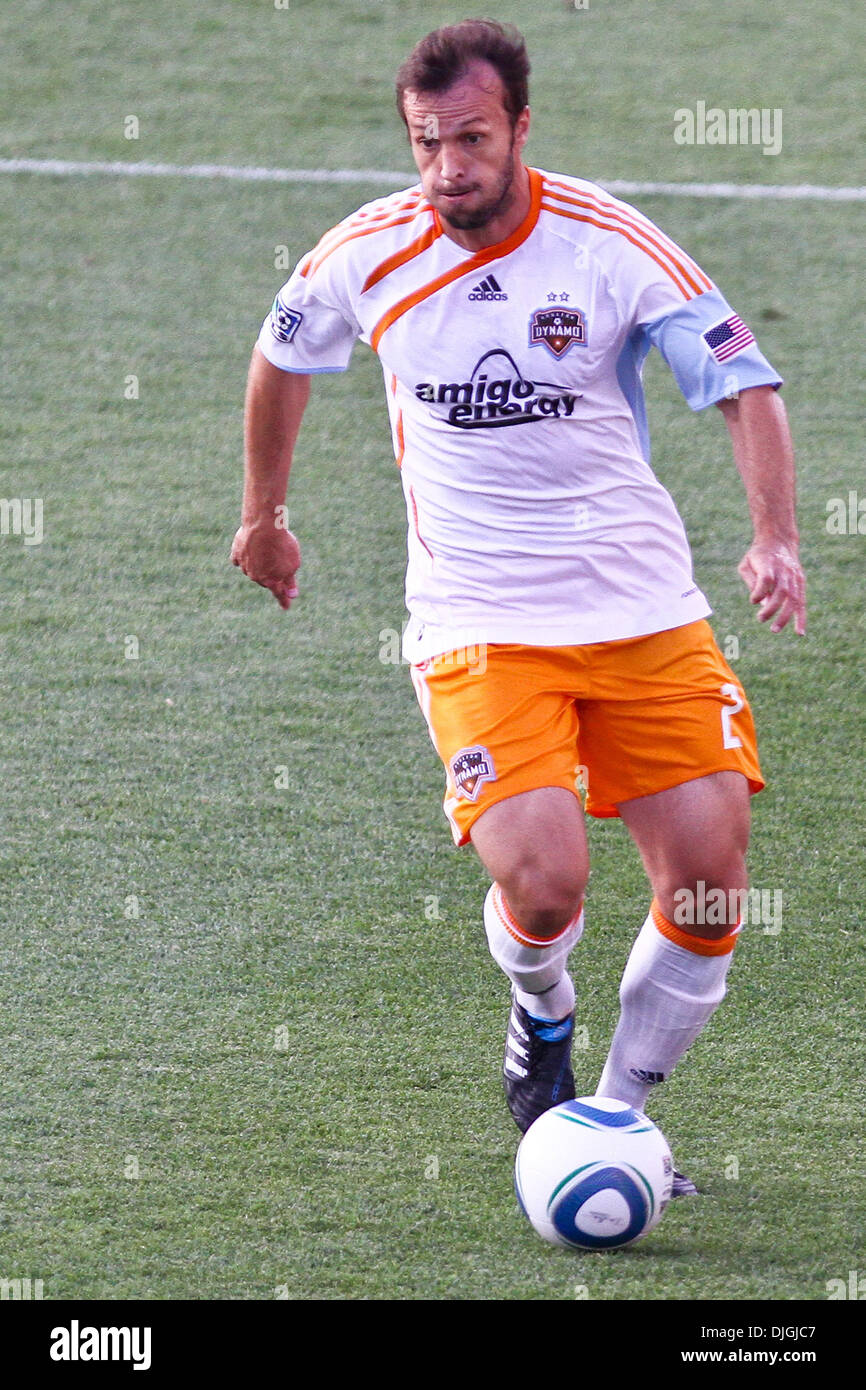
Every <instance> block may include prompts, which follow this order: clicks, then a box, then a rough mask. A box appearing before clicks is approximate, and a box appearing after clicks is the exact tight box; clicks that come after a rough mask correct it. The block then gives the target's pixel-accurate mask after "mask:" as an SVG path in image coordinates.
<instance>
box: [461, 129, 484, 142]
mask: <svg viewBox="0 0 866 1390" xmlns="http://www.w3.org/2000/svg"><path fill="white" fill-rule="evenodd" d="M464 139H465V140H466V143H467V145H480V144H481V141H482V140H483V139H484V136H483V135H478V134H477V133H476V132H475V131H473V132H472V133H471V134H469V135H466V136H464Z"/></svg>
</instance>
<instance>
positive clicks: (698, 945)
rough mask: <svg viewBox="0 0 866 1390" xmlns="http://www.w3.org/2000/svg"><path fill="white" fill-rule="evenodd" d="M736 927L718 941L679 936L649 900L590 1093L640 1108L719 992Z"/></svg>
mask: <svg viewBox="0 0 866 1390" xmlns="http://www.w3.org/2000/svg"><path fill="white" fill-rule="evenodd" d="M739 930H740V924H739V923H738V924H737V926H736V927H734V928H732V929H731V931H730V932H729V933H728V935H727V936H725V937H723V938H722V939H721V940H720V941H704V940H701V939H699V938H697V937H694V936H691V937H690V936H687V935H686V933H685V932H683V931H680V929H679V928H678V927H675V926H673V924H672V923H670V922H668V921H667V919H666V918H664V917H663V916H662V915H661V913H660V912H659V910H658V907H657V906H656V904H655V902H654V903H653V905H652V908H651V909H650V913H649V916H648V917H647V919H646V921H645V922H644V924H643V926H642V927H641V930H640V932H639V934H638V937H637V940H636V941H635V943H634V946H633V947H632V950H631V955H630V956H629V958H628V962H627V964H626V967H625V972H624V973H623V977H622V984H621V986H620V992H619V997H620V1002H621V1005H622V1008H621V1012H620V1017H619V1023H618V1024H617V1027H616V1032H615V1033H614V1035H613V1042H612V1043H611V1047H610V1052H609V1054H608V1058H607V1062H606V1063H605V1067H604V1071H603V1072H602V1075H601V1080H600V1081H599V1083H598V1089H597V1091H596V1095H599V1096H613V1097H615V1098H616V1099H617V1100H624V1101H626V1102H627V1103H628V1104H629V1105H633V1106H634V1107H635V1108H636V1109H637V1110H643V1108H644V1105H645V1103H646V1098H647V1096H648V1094H649V1092H650V1089H651V1087H652V1086H654V1085H656V1084H657V1083H658V1082H660V1081H664V1080H665V1078H666V1077H668V1076H669V1075H670V1073H671V1071H672V1070H673V1068H674V1067H675V1065H676V1063H677V1062H678V1061H679V1060H680V1058H681V1057H682V1056H683V1054H684V1053H685V1052H686V1051H687V1050H688V1048H689V1047H691V1045H692V1043H693V1042H694V1041H695V1038H697V1036H698V1034H699V1033H700V1032H701V1030H702V1029H703V1028H704V1026H705V1024H706V1023H708V1021H709V1019H710V1018H711V1016H712V1014H713V1013H714V1011H715V1010H716V1008H717V1007H718V1006H719V1004H720V1003H721V1002H722V1000H723V999H724V997H725V988H726V986H725V980H726V977H727V974H728V968H729V966H730V964H731V954H732V952H733V949H734V945H735V943H736V940H737V934H738V932H739Z"/></svg>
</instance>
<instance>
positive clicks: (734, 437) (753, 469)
mask: <svg viewBox="0 0 866 1390" xmlns="http://www.w3.org/2000/svg"><path fill="white" fill-rule="evenodd" d="M719 406H720V408H721V410H722V413H723V415H724V417H725V423H726V424H727V427H728V430H729V433H730V436H731V443H732V445H733V450H734V460H735V462H736V465H737V469H738V470H739V473H740V477H741V478H742V480H743V485H744V487H745V489H746V496H747V498H748V502H749V511H750V513H751V517H752V525H753V527H754V532H755V541H756V542H758V543H767V544H769V543H778V542H782V543H784V544H785V545H788V546H791V547H793V548H794V550H795V551H796V547H797V544H798V541H799V533H798V531H797V515H796V505H797V503H796V479H795V470H794V447H793V444H792V442H791V432H790V430H789V428H788V417H787V414H786V411H785V406H784V403H783V402H782V400H781V398H780V396H779V395H778V393H777V392H776V391H774V390H773V388H772V387H771V386H756V387H752V388H751V389H749V390H746V391H742V392H740V395H739V396H738V397H737V398H736V399H735V400H730V401H720V402H719Z"/></svg>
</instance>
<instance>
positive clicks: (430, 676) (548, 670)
mask: <svg viewBox="0 0 866 1390" xmlns="http://www.w3.org/2000/svg"><path fill="white" fill-rule="evenodd" d="M412 681H413V683H414V686H415V691H416V694H417V696H418V701H419V703H420V705H421V708H422V710H423V712H424V715H425V718H426V720H427V724H428V727H429V729H430V737H431V738H432V740H433V744H434V746H435V748H436V750H437V752H438V753H439V756H440V757H441V759H442V761H443V763H444V764H445V769H446V773H447V780H446V788H445V803H444V807H445V814H446V816H447V817H448V819H449V821H450V822H451V829H452V832H453V834H454V839H455V841H456V843H457V844H459V845H462V844H466V842H467V840H468V839H469V831H470V829H471V827H472V825H473V823H474V821H476V820H477V819H478V817H479V816H480V815H481V814H482V812H484V811H486V810H487V808H488V806H492V805H494V804H495V803H496V802H497V801H504V800H505V798H506V797H509V796H515V795H517V793H519V792H525V791H532V790H534V789H535V788H536V787H566V788H567V789H568V790H569V791H572V792H575V794H582V795H583V797H584V798H585V805H586V810H587V811H588V812H589V814H590V815H592V816H617V815H619V811H618V810H617V806H618V804H619V802H621V801H630V800H631V799H632V798H633V797H636V796H650V795H652V793H653V792H660V791H666V790H667V788H668V787H675V786H678V785H679V784H680V783H681V782H690V781H692V779H693V778H695V777H704V776H706V775H707V774H708V773H711V772H721V771H724V770H732V771H734V772H742V773H743V774H744V776H745V777H747V778H748V781H749V787H750V790H751V791H752V792H757V791H760V790H761V788H762V787H763V786H764V779H763V778H762V776H761V769H760V767H759V765H758V752H757V745H756V740H755V726H754V722H753V719H752V712H751V710H750V709H749V705H748V702H747V701H746V697H745V694H744V693H743V688H742V686H741V685H740V683H739V681H738V680H737V678H736V676H735V675H734V673H733V671H732V670H731V668H730V666H729V665H728V663H727V662H726V661H725V659H724V657H723V656H722V654H721V652H720V651H719V649H718V647H717V646H716V643H715V639H714V637H713V633H712V629H711V628H710V625H709V623H707V622H706V621H705V620H704V619H701V620H699V621H698V622H695V623H687V624H686V625H685V626H684V627H676V628H671V629H669V630H668V631H666V632H655V633H652V634H650V636H648V637H628V638H626V639H625V640H623V641H618V642H594V643H591V644H589V645H586V646H576V647H529V646H521V645H518V644H505V643H496V644H491V645H489V646H485V645H480V646H477V647H468V648H466V649H465V650H462V651H457V652H448V653H446V654H445V655H443V656H437V657H434V658H432V659H431V660H429V661H422V662H420V663H419V664H418V665H416V666H413V667H412Z"/></svg>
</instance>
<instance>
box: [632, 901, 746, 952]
mask: <svg viewBox="0 0 866 1390" xmlns="http://www.w3.org/2000/svg"><path fill="white" fill-rule="evenodd" d="M650 912H651V913H652V919H653V922H654V923H655V925H656V927H657V928H658V930H659V931H660V932H661V934H662V936H666V937H667V939H668V941H672V942H673V943H674V945H675V946H682V947H683V949H684V950H686V951H691V952H692V953H693V954H694V955H696V956H727V955H729V954H730V952H731V951H733V949H734V947H735V946H736V944H737V938H738V937H739V935H740V927H741V926H742V923H741V922H738V923H737V925H736V926H735V927H732V928H731V930H730V931H729V932H728V934H727V936H720V937H719V939H718V940H717V941H710V940H708V939H707V938H706V937H703V936H690V935H689V933H688V932H685V931H683V930H682V928H681V927H675V926H674V924H673V922H669V921H668V919H667V917H664V916H663V915H662V912H661V909H660V908H659V905H658V903H657V902H656V900H655V898H653V900H652V906H651V908H650Z"/></svg>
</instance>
